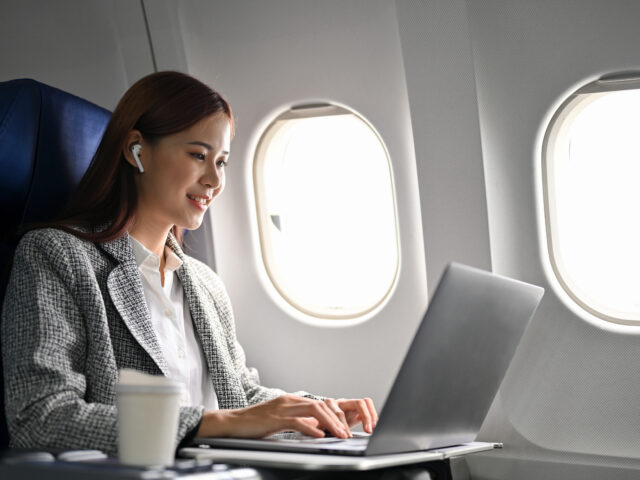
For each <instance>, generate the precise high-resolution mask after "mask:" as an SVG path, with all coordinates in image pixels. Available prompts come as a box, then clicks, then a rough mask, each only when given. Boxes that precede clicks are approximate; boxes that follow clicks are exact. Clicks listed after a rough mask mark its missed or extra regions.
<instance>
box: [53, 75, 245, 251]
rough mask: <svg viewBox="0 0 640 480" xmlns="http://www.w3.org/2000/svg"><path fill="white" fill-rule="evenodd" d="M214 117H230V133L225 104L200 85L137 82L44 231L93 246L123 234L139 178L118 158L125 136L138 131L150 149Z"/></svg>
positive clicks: (157, 79)
mask: <svg viewBox="0 0 640 480" xmlns="http://www.w3.org/2000/svg"><path fill="white" fill-rule="evenodd" d="M216 113H224V114H225V115H226V116H227V117H228V119H229V122H230V123H231V131H232V132H233V130H234V121H233V114H232V111H231V107H230V105H229V103H228V102H227V101H226V100H225V99H224V98H222V96H221V95H220V94H219V93H218V92H216V91H215V90H213V89H211V88H210V87H208V86H207V85H205V84H204V83H202V82H200V81H199V80H196V79H195V78H193V77H190V76H189V75H185V74H183V73H179V72H172V71H166V72H157V73H153V74H151V75H148V76H146V77H143V78H141V79H140V80H138V81H137V82H136V83H135V84H134V85H133V86H132V87H131V88H129V90H127V92H126V93H125V94H124V96H123V97H122V99H120V102H118V105H117V106H116V109H115V110H114V112H113V115H112V116H111V119H110V120H109V123H108V125H107V128H106V130H105V132H104V135H103V137H102V140H101V142H100V145H99V146H98V149H97V150H96V153H95V155H94V157H93V159H92V160H91V163H90V165H89V168H88V169H87V171H86V173H85V174H84V176H83V177H82V179H81V180H80V183H79V184H78V187H77V188H76V190H75V191H74V193H73V194H72V195H71V197H70V199H69V202H68V203H67V204H66V206H65V208H64V209H63V210H62V212H61V213H60V214H59V215H58V217H57V218H56V219H55V220H54V221H53V222H52V223H49V224H48V226H52V227H55V228H59V229H62V230H65V231H67V232H70V233H72V234H74V235H76V236H77V237H80V238H83V239H86V240H89V241H92V242H107V241H110V240H113V239H116V238H118V237H120V236H122V235H124V233H125V232H127V231H128V230H129V229H130V227H131V226H132V224H133V222H134V221H135V215H136V206H137V199H138V197H137V190H136V185H135V181H134V177H135V175H140V173H139V172H138V170H137V169H136V168H135V167H132V166H131V165H130V164H129V163H128V162H127V161H126V160H125V158H124V155H123V153H122V150H123V148H125V147H126V146H125V142H126V137H127V134H128V133H129V132H130V131H131V130H133V129H136V130H139V131H140V133H141V134H142V136H143V138H144V139H145V140H146V141H148V142H149V143H151V144H153V143H155V142H157V141H158V140H159V139H160V138H161V137H164V136H166V135H171V134H174V133H178V132H181V131H183V130H185V129H187V128H189V127H191V126H192V125H195V124H196V123H198V122H199V121H200V120H202V119H203V118H206V117H209V116H210V115H213V114H216ZM73 227H81V228H82V229H81V230H77V229H75V228H73ZM172 232H173V234H174V235H175V237H176V239H177V240H178V242H179V243H180V244H182V240H183V231H182V229H180V228H178V227H177V226H176V225H174V226H173V228H172Z"/></svg>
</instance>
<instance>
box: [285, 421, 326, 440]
mask: <svg viewBox="0 0 640 480" xmlns="http://www.w3.org/2000/svg"><path fill="white" fill-rule="evenodd" d="M313 420H315V419H313ZM312 423H314V422H309V419H308V418H304V417H290V418H287V419H286V426H285V428H284V429H287V430H294V431H296V432H300V433H302V434H304V435H309V436H310V437H316V438H322V437H324V432H323V431H322V430H321V429H319V428H318V427H317V426H314V425H312ZM284 429H283V430H284Z"/></svg>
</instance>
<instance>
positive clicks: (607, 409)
mask: <svg viewBox="0 0 640 480" xmlns="http://www.w3.org/2000/svg"><path fill="white" fill-rule="evenodd" d="M467 6H468V12H469V24H470V30H471V38H472V40H473V55H474V62H475V65H476V80H477V93H478V105H479V111H480V123H481V132H482V148H483V156H484V164H485V177H486V183H487V200H488V206H489V227H490V237H491V256H492V261H493V267H494V271H496V272H497V273H500V274H505V275H509V276H513V277H515V278H519V279H522V280H525V281H529V282H531V283H535V284H538V285H541V286H543V287H545V289H546V293H545V296H544V298H543V300H542V304H541V306H540V308H539V310H538V312H537V314H536V315H535V317H534V319H533V322H532V325H531V326H530V328H529V330H528V331H527V333H526V334H525V337H524V339H523V342H522V344H521V345H520V348H519V349H518V351H517V353H516V357H515V358H514V361H513V363H512V365H511V367H510V369H509V372H508V374H507V377H506V378H505V381H504V382H503V384H502V387H501V390H500V393H499V394H498V396H497V397H496V400H495V402H494V405H493V407H492V409H491V411H490V413H489V416H488V418H487V419H486V420H485V424H484V426H483V430H482V432H481V435H480V438H482V439H485V440H496V439H497V440H500V441H504V442H505V443H506V444H507V445H508V448H507V449H506V450H505V451H503V452H498V453H497V454H490V455H486V456H485V457H486V458H487V459H488V460H485V458H484V457H483V456H482V455H481V456H477V457H476V456H474V457H473V458H471V457H469V462H470V464H471V465H472V466H475V469H476V471H477V472H480V473H482V474H481V475H480V478H484V477H483V476H482V475H486V476H487V477H491V478H493V477H494V476H495V475H496V473H498V472H502V473H501V475H498V478H545V477H544V475H543V476H539V475H540V472H539V471H538V472H537V473H531V474H530V475H528V474H527V472H531V470H527V469H524V470H518V469H519V468H520V467H518V466H517V462H516V461H514V462H512V463H511V464H508V465H505V464H503V463H497V462H496V460H497V461H500V459H503V460H504V459H507V458H515V459H517V458H524V457H527V458H529V459H538V460H546V461H562V462H571V463H578V464H579V463H584V464H589V463H599V464H600V465H605V464H606V465H609V466H620V465H626V464H629V461H627V460H622V459H623V458H624V459H638V458H640V452H639V450H638V445H639V444H640V416H639V415H638V398H640V382H638V368H637V362H638V352H639V349H638V340H639V339H638V334H640V329H638V328H637V327H622V326H616V325H614V324H611V323H608V322H605V321H603V320H598V319H593V318H590V317H588V315H587V314H586V312H580V313H577V312H579V311H580V309H578V308H577V307H575V306H572V305H571V301H570V300H568V298H567V296H566V295H563V293H562V292H561V293H558V289H557V287H556V284H557V282H555V281H554V280H553V278H552V277H551V276H550V275H552V274H549V273H548V272H550V269H549V268H548V265H549V263H548V259H547V253H546V246H545V242H546V238H545V237H544V236H543V235H544V234H543V233H541V232H542V228H543V225H544V224H543V218H542V203H541V193H540V192H541V186H540V185H541V183H540V182H541V177H540V175H541V173H540V172H541V143H542V136H543V135H544V131H545V129H546V127H547V124H548V122H549V120H550V117H551V115H552V114H553V113H554V111H555V110H556V109H557V108H558V106H559V105H560V103H561V102H562V101H563V100H564V99H565V98H566V97H567V96H568V95H569V94H571V93H572V92H573V91H575V90H576V89H577V88H578V87H579V86H581V85H583V84H585V83H589V82H590V81H593V80H595V79H597V78H598V77H600V76H601V75H604V74H606V73H612V72H621V71H626V70H638V69H640V49H638V45H640V30H638V26H637V19H638V18H640V3H638V2H636V1H625V0H616V1H611V0H589V1H586V0H580V1H577V0H554V1H553V2H548V1H536V2H532V1H529V0H527V1H524V0H522V1H506V0H504V1H495V0H468V1H467ZM633 464H634V465H635V468H638V465H639V464H638V462H637V461H636V462H634V463H633ZM533 471H534V472H535V471H536V470H535V469H534V470H533ZM516 472H517V473H516ZM576 472H577V470H576ZM581 472H582V473H580V475H583V476H580V478H596V477H598V475H600V477H599V478H618V477H617V476H615V475H614V473H612V471H611V470H609V471H607V472H602V471H596V470H594V469H585V470H583V471H582V470H581ZM555 475H557V476H554V478H563V477H562V474H559V473H558V472H556V474H555ZM636 475H637V472H636ZM546 478H549V477H546ZM572 478H573V477H572ZM576 478H577V477H576Z"/></svg>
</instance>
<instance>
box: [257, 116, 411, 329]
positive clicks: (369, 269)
mask: <svg viewBox="0 0 640 480" xmlns="http://www.w3.org/2000/svg"><path fill="white" fill-rule="evenodd" d="M253 174H254V187H255V194H256V207H257V217H258V226H259V233H260V235H259V236H260V247H261V252H262V258H263V261H264V265H265V268H266V271H267V274H268V276H269V278H270V280H271V282H272V283H273V285H274V286H275V288H276V290H277V291H278V293H279V294H280V295H281V296H282V298H284V299H285V300H286V301H287V302H289V304H291V305H293V306H294V307H295V308H296V309H297V310H298V311H301V312H303V313H305V314H307V315H311V316H313V317H319V318H323V319H347V318H356V317H360V316H362V315H365V314H366V313H368V312H371V311H372V310H374V309H376V308H377V307H378V306H380V305H381V304H382V302H383V301H384V300H385V299H386V298H387V297H388V295H389V293H390V291H391V288H392V286H393V284H394V282H395V280H396V277H397V274H398V266H399V248H398V230H397V224H396V213H395V198H394V192H393V183H392V173H391V164H390V161H389V156H388V154H387V150H386V148H385V146H384V144H383V143H382V140H381V139H380V137H379V136H378V135H377V133H376V132H375V131H374V130H373V128H372V127H371V126H370V125H369V123H367V122H366V121H365V120H363V119H362V117H360V116H359V115H357V114H355V113H354V112H352V111H350V110H347V109H345V108H342V107H338V106H335V105H311V106H304V107H297V108H292V109H290V110H288V111H286V112H284V113H283V114H281V115H280V116H278V117H277V118H276V119H275V120H274V121H273V122H272V123H271V124H270V125H269V126H268V127H267V128H266V130H265V131H264V133H263V135H262V137H261V139H260V141H259V143H258V147H257V149H256V154H255V159H254V171H253Z"/></svg>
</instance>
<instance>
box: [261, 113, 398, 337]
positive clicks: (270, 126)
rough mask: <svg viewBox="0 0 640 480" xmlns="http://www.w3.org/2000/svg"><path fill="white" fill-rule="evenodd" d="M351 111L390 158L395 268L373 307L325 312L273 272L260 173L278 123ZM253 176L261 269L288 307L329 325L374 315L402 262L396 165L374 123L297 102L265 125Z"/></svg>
mask: <svg viewBox="0 0 640 480" xmlns="http://www.w3.org/2000/svg"><path fill="white" fill-rule="evenodd" d="M344 114H349V115H352V116H354V117H356V118H357V119H359V120H360V121H362V122H363V123H364V124H365V125H366V126H367V127H369V129H370V130H371V132H372V133H373V134H374V135H375V137H376V138H377V140H378V142H379V143H380V146H381V148H382V150H383V151H384V154H385V156H386V159H387V168H388V172H389V180H390V192H391V201H392V205H391V208H392V211H393V225H394V230H395V231H394V237H395V245H396V248H395V269H394V271H393V276H392V278H391V280H390V282H389V286H388V288H387V289H386V290H385V292H384V294H383V295H382V296H381V297H380V298H379V299H378V300H377V301H376V302H375V303H374V304H373V305H371V306H369V307H368V308H366V309H364V310H360V311H358V312H357V313H347V314H328V313H326V312H324V313H320V312H316V311H314V310H311V309H309V308H307V307H305V306H304V305H301V304H300V303H299V302H297V301H296V300H295V299H294V298H292V297H291V296H290V295H289V294H287V292H286V291H285V289H284V288H282V286H281V285H280V283H278V281H277V278H278V277H277V273H275V272H274V268H273V266H272V265H271V264H272V261H271V260H270V259H269V258H268V254H267V252H268V251H273V247H272V243H271V235H270V234H269V233H268V227H269V221H268V217H269V215H268V214H267V215H263V214H262V213H261V203H262V204H264V205H268V203H267V202H266V189H265V188H264V185H263V184H264V182H263V181H262V180H261V178H260V176H261V174H262V171H263V170H264V164H265V162H264V160H265V158H266V151H267V149H268V145H269V142H270V141H271V140H272V139H273V137H274V136H275V135H276V133H277V131H278V129H277V128H274V126H275V124H276V123H277V122H279V121H282V120H297V119H304V118H314V117H319V116H322V117H328V116H332V115H344ZM251 179H252V181H253V193H254V202H255V215H256V221H257V227H258V229H257V232H258V244H259V245H258V248H259V250H260V255H259V257H260V258H261V260H262V268H264V271H265V273H266V276H267V278H268V281H269V284H270V285H271V287H273V288H274V289H275V292H276V293H277V296H278V300H284V302H285V303H286V305H287V307H288V308H287V309H286V310H289V309H290V308H292V309H293V312H294V313H297V314H302V316H303V317H302V318H303V319H305V320H307V319H309V320H312V322H313V323H316V322H318V321H319V320H320V321H322V322H323V323H322V324H323V325H329V326H338V325H340V321H343V322H342V323H344V322H345V321H346V322H347V323H348V324H351V323H352V322H354V321H356V322H359V321H363V320H366V319H368V318H370V317H371V316H372V314H373V313H375V312H377V311H379V310H380V309H381V308H382V307H383V306H384V305H385V304H386V303H387V302H388V300H389V299H390V297H391V293H392V292H393V291H394V289H395V287H396V285H397V283H398V279H399V276H400V261H401V252H400V238H399V236H400V231H399V224H398V209H397V200H396V192H395V181H394V175H393V168H392V163H391V156H390V155H389V151H388V149H387V147H386V145H385V143H384V141H383V140H382V137H381V135H380V134H379V132H378V131H377V130H376V129H375V128H374V127H373V125H372V124H371V123H370V122H369V121H367V120H366V119H365V118H364V117H363V116H362V115H360V114H359V113H357V112H356V111H354V110H352V109H350V108H347V107H343V106H339V105H336V104H333V103H325V102H322V103H306V104H297V105H294V106H291V107H289V108H287V109H285V110H283V111H281V112H280V113H279V114H276V115H274V116H273V117H272V118H271V120H270V121H269V122H268V123H267V124H266V126H265V127H264V128H263V129H262V133H261V134H260V136H259V138H258V141H257V144H256V147H255V149H254V152H253V158H252V172H251Z"/></svg>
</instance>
